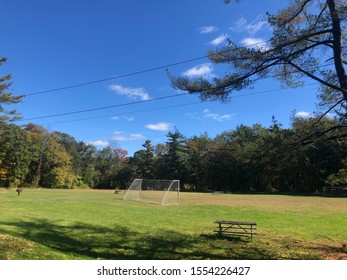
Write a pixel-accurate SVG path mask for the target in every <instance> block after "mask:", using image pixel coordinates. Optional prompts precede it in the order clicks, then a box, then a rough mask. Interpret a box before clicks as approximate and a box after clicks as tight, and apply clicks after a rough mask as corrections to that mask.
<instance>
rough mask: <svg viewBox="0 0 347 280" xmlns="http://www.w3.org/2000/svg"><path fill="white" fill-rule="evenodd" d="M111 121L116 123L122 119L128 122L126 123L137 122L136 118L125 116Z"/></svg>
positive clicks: (113, 118) (115, 117)
mask: <svg viewBox="0 0 347 280" xmlns="http://www.w3.org/2000/svg"><path fill="white" fill-rule="evenodd" d="M111 119H112V120H114V121H118V120H120V119H124V120H126V121H128V122H132V121H134V120H135V117H133V116H123V117H117V116H114V117H112V118H111Z"/></svg>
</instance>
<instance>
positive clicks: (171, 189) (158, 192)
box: [123, 179, 180, 205]
mask: <svg viewBox="0 0 347 280" xmlns="http://www.w3.org/2000/svg"><path fill="white" fill-rule="evenodd" d="M123 199H124V200H135V201H143V202H148V203H157V204H161V205H170V204H178V203H179V201H180V181H179V180H154V179H135V180H134V181H133V182H132V184H131V185H130V187H129V188H128V190H127V191H126V193H125V195H124V197H123Z"/></svg>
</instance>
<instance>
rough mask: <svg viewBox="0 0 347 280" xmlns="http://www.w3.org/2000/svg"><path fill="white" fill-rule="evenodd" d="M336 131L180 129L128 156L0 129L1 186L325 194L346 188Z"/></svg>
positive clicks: (301, 123)
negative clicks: (160, 184) (171, 182)
mask: <svg viewBox="0 0 347 280" xmlns="http://www.w3.org/2000/svg"><path fill="white" fill-rule="evenodd" d="M331 128H339V124H338V121H337V120H334V119H331V118H326V117H325V118H321V119H318V118H315V117H311V118H299V117H293V118H292V121H291V126H290V128H282V126H281V125H280V124H279V123H278V122H277V121H276V120H275V119H274V118H273V120H272V124H271V125H270V126H269V127H264V126H262V125H260V124H254V125H253V126H245V125H240V126H237V127H236V128H235V129H232V130H226V131H224V132H222V133H220V134H219V135H217V136H216V137H215V138H211V137H209V136H208V134H207V133H205V134H202V135H200V136H193V137H191V138H186V137H185V136H184V135H182V134H181V133H180V132H179V131H178V129H175V130H174V131H171V132H168V133H167V135H166V136H167V141H166V142H165V143H161V144H157V145H155V146H154V145H152V143H151V140H146V141H145V143H144V144H143V145H142V147H143V149H141V150H139V151H137V152H135V153H134V155H133V156H131V157H128V155H127V154H128V153H127V151H125V150H123V149H120V148H111V147H106V148H103V149H97V148H96V147H95V146H93V145H90V144H87V143H84V142H82V141H77V140H75V139H74V138H73V137H72V136H70V135H68V134H66V133H61V132H52V133H49V132H48V131H47V130H46V129H44V128H43V127H41V126H38V125H35V124H32V123H30V124H27V125H23V126H17V125H14V124H5V123H0V187H5V188H17V187H32V188H38V187H42V188H67V189H73V188H91V189H125V188H128V186H129V185H130V184H131V182H132V181H133V180H134V179H135V178H147V179H178V180H180V181H181V188H182V190H185V191H224V192H244V193H247V192H285V193H312V192H320V191H321V190H322V187H323V186H326V185H332V186H338V185H345V184H346V183H347V140H346V139H345V138H344V136H345V135H347V134H346V132H347V130H346V129H345V128H341V129H331ZM343 129H344V130H346V131H344V130H343Z"/></svg>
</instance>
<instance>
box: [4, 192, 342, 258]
mask: <svg viewBox="0 0 347 280" xmlns="http://www.w3.org/2000/svg"><path fill="white" fill-rule="evenodd" d="M121 197H122V194H120V195H115V194H113V192H112V191H75V190H24V191H23V193H22V194H21V195H20V196H19V197H18V196H17V193H16V192H15V190H5V189H0V211H1V213H2V214H1V216H0V217H1V218H0V259H341V258H346V257H347V255H346V253H347V252H346V251H345V250H346V247H345V243H347V242H346V240H347V230H346V228H347V199H346V198H322V197H295V196H281V195H232V194H230V195H214V194H198V193H182V194H181V204H180V205H175V206H160V205H156V204H146V203H141V202H129V201H123V200H122V199H121ZM217 219H230V220H244V221H254V222H257V224H258V225H257V232H258V236H257V237H255V238H254V239H253V242H249V239H248V238H247V237H241V238H239V237H230V238H222V239H218V238H216V236H215V234H214V233H213V230H214V227H215V225H214V223H213V222H214V221H215V220H217Z"/></svg>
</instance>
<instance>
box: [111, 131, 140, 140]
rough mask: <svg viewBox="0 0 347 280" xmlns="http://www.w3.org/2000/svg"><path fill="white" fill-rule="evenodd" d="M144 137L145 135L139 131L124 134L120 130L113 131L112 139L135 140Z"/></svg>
mask: <svg viewBox="0 0 347 280" xmlns="http://www.w3.org/2000/svg"><path fill="white" fill-rule="evenodd" d="M144 139H146V136H145V135H143V134H140V133H134V134H129V135H128V134H126V133H124V132H122V131H114V132H113V137H112V140H116V141H136V140H144Z"/></svg>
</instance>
